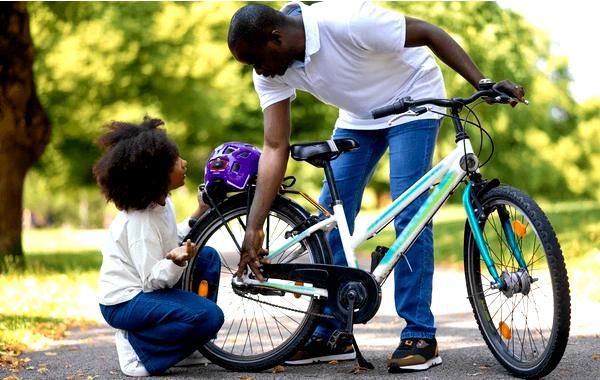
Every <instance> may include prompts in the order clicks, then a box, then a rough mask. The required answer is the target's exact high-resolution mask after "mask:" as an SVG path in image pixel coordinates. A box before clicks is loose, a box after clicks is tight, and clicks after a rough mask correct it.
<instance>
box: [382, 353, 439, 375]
mask: <svg viewBox="0 0 600 380" xmlns="http://www.w3.org/2000/svg"><path fill="white" fill-rule="evenodd" d="M440 364H442V358H441V356H436V357H435V358H431V359H429V360H428V361H426V362H425V363H423V364H413V365H407V366H399V365H397V364H394V363H392V364H391V365H390V366H389V367H388V372H390V373H399V372H416V371H425V370H428V369H429V368H431V367H434V366H436V365H440Z"/></svg>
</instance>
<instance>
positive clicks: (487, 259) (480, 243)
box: [462, 180, 529, 296]
mask: <svg viewBox="0 0 600 380" xmlns="http://www.w3.org/2000/svg"><path fill="white" fill-rule="evenodd" d="M496 181H497V180H496ZM498 184H499V182H496V183H493V182H492V183H491V187H495V186H497V185H498ZM462 202H463V207H464V208H465V211H466V213H467V220H468V221H469V225H470V227H471V232H472V234H473V237H474V238H475V243H476V244H477V248H478V249H479V254H480V255H481V258H482V259H483V261H484V263H485V265H486V267H487V270H488V272H489V273H490V275H491V276H492V278H493V279H494V281H495V284H492V287H493V288H498V289H500V290H503V291H504V293H505V294H506V295H507V296H512V294H513V292H512V291H511V292H507V291H506V289H507V288H511V289H512V288H514V283H515V282H519V277H520V276H522V275H524V274H527V275H528V273H527V263H526V262H525V259H524V258H523V254H522V252H521V248H520V247H519V244H518V242H517V238H516V236H515V231H514V229H513V226H512V223H511V220H510V215H509V213H508V211H506V209H505V208H504V207H503V206H501V207H498V209H497V212H498V216H499V218H500V222H501V224H502V230H503V232H504V234H505V236H506V241H507V245H508V247H509V248H510V252H511V254H512V255H513V257H514V258H515V259H516V260H517V263H518V264H519V271H518V272H515V273H507V272H505V273H502V274H498V270H497V269H496V267H495V266H494V262H493V261H492V258H491V256H490V250H489V248H488V245H487V243H486V242H485V239H484V237H483V232H482V230H481V225H480V222H481V221H483V220H484V219H483V217H484V210H483V209H482V205H481V204H479V201H478V200H477V195H476V194H474V191H473V183H472V182H469V183H468V184H467V186H466V188H465V190H464V192H463V197H462ZM474 203H475V204H476V207H474V205H473V204H474ZM515 276H516V278H514V277H515ZM519 290H520V291H521V292H522V293H524V294H527V293H528V292H529V289H519Z"/></svg>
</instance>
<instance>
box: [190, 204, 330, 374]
mask: <svg viewBox="0 0 600 380" xmlns="http://www.w3.org/2000/svg"><path fill="white" fill-rule="evenodd" d="M248 204H249V200H248V194H247V193H241V194H238V195H235V196H233V197H231V198H228V199H226V200H225V201H223V202H222V203H221V204H220V205H219V206H218V207H217V208H216V209H213V210H211V211H210V213H209V214H208V215H206V216H205V217H203V218H202V219H201V220H200V221H198V225H197V226H195V227H194V228H193V230H192V232H191V236H192V241H194V242H195V243H196V244H197V245H198V247H199V251H198V252H200V253H199V255H200V254H201V250H202V248H203V247H212V248H214V249H216V250H217V251H218V253H219V258H220V260H221V271H220V280H219V285H218V291H217V296H216V303H217V305H218V306H219V307H220V308H221V309H222V310H223V314H224V316H225V322H224V323H223V326H222V327H221V329H220V330H219V332H218V333H217V335H216V337H215V338H214V339H213V340H211V341H210V342H208V343H207V344H206V345H205V346H204V348H203V349H201V351H202V352H203V353H204V355H205V356H206V357H207V358H208V359H210V360H211V361H212V362H213V363H215V364H218V365H220V366H221V367H224V368H226V369H229V370H232V371H249V372H254V371H262V370H265V369H268V368H272V367H275V366H276V365H278V364H281V363H282V362H283V361H284V360H286V359H287V358H288V357H289V356H291V355H292V354H293V353H294V352H296V350H297V348H298V347H300V346H301V345H302V344H304V343H305V342H306V340H307V339H308V338H309V337H310V335H311V334H312V332H313V329H314V323H315V321H316V318H317V317H316V314H319V313H321V312H322V310H323V307H324V304H325V300H321V299H314V298H312V297H309V296H300V295H299V294H290V293H281V292H277V291H272V292H258V294H252V293H244V294H239V293H236V292H234V290H233V288H232V286H231V280H232V278H233V274H234V273H235V272H236V271H237V268H238V263H239V258H240V251H239V249H240V246H241V244H242V241H243V239H244V233H245V228H246V227H245V226H246V215H247V210H248ZM309 216H310V215H309V214H308V213H307V212H306V211H305V210H304V209H302V208H301V207H300V206H299V205H297V204H296V203H295V202H293V201H291V200H290V199H288V198H285V197H282V196H278V197H277V198H276V199H275V201H274V203H273V205H272V208H271V211H270V212H269V215H268V217H267V220H266V221H265V224H264V232H265V239H264V248H265V249H267V250H268V249H269V248H276V247H279V246H282V245H283V243H284V241H285V240H286V239H287V237H286V232H289V231H291V230H292V229H293V228H294V227H296V226H297V225H299V224H300V223H302V222H304V221H305V220H306V219H307V218H308V217H309ZM196 258H197V257H196ZM196 258H195V259H196ZM195 259H194V260H195ZM272 262H273V263H274V264H275V263H322V264H329V263H330V262H331V256H330V253H329V246H328V245H327V242H326V241H325V238H324V235H323V233H322V232H320V231H318V232H317V233H315V234H313V235H312V236H310V237H308V238H306V239H304V240H302V241H301V242H300V243H298V244H296V245H294V246H292V247H290V248H289V249H287V250H286V251H285V252H284V253H283V254H281V255H279V256H278V257H277V258H275V259H274V260H273V261H272ZM193 268H195V261H192V262H190V263H189V265H188V267H187V268H186V271H185V272H184V274H183V287H184V289H186V290H189V291H193V292H196V291H198V286H199V283H200V280H201V279H199V278H194V270H193Z"/></svg>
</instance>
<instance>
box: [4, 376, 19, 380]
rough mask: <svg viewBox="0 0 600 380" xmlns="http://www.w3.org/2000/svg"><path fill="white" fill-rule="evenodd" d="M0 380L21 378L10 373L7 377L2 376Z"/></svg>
mask: <svg viewBox="0 0 600 380" xmlns="http://www.w3.org/2000/svg"><path fill="white" fill-rule="evenodd" d="M2 380H21V378H20V377H17V376H15V375H10V376H8V377H4V378H2Z"/></svg>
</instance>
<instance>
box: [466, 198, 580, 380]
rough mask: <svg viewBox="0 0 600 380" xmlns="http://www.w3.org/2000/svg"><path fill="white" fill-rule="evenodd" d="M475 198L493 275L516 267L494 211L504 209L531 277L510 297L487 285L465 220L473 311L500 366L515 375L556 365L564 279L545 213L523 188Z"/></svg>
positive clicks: (564, 326)
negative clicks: (492, 265) (521, 288)
mask: <svg viewBox="0 0 600 380" xmlns="http://www.w3.org/2000/svg"><path fill="white" fill-rule="evenodd" d="M480 202H481V205H482V209H483V211H484V215H485V218H484V220H482V221H481V222H480V226H481V228H482V232H483V236H484V240H485V242H486V244H487V245H488V248H489V250H490V256H491V258H492V260H493V261H494V265H495V266H496V268H497V270H498V272H499V274H502V273H515V272H516V271H517V270H518V268H519V265H518V263H517V262H516V260H515V258H514V257H513V255H512V254H511V253H510V248H509V244H508V243H507V240H506V237H505V236H504V232H503V230H502V226H501V224H500V223H501V222H500V217H499V211H498V210H500V209H501V208H504V209H505V210H506V211H508V215H509V216H510V220H511V227H512V228H513V233H514V234H515V236H516V240H517V244H518V246H519V247H520V249H521V251H522V254H523V257H524V259H525V262H526V263H527V269H528V273H529V274H530V275H531V276H532V277H533V278H535V279H537V280H536V281H531V282H530V283H529V287H530V289H529V290H527V291H523V292H516V293H515V294H513V295H511V296H510V297H509V295H510V292H509V293H508V294H507V293H505V292H503V291H501V290H498V289H493V288H492V287H491V283H492V282H493V281H494V280H493V278H492V277H491V276H490V274H489V272H488V270H487V267H486V266H485V263H484V262H483V259H481V257H480V253H479V249H478V247H477V244H476V243H475V238H474V236H473V234H472V232H471V228H470V225H469V223H468V222H467V223H466V226H465V235H464V243H465V245H464V259H465V278H466V282H467V292H468V296H469V300H470V302H471V306H472V308H473V314H474V316H475V319H476V321H477V324H478V326H479V330H480V332H481V334H482V336H483V338H484V340H485V342H486V344H487V346H488V348H489V349H490V351H491V352H492V354H493V355H494V356H495V357H496V359H497V360H498V361H499V362H500V364H502V366H504V367H505V368H506V369H507V370H508V371H509V372H510V373H512V374H513V375H515V376H517V377H521V378H540V377H543V376H545V375H547V374H549V373H550V372H552V370H554V368H555V367H556V366H557V365H558V363H559V361H560V360H561V358H562V356H563V354H564V351H565V348H566V345H567V341H568V338H569V328H570V313H571V310H570V295H569V282H568V275H567V270H566V267H565V262H564V258H563V255H562V251H561V248H560V245H559V243H558V240H557V238H556V234H555V232H554V230H553V228H552V225H551V224H550V222H549V221H548V218H547V217H546V215H544V213H543V211H542V210H541V209H540V207H539V206H538V205H537V204H536V203H535V202H534V201H533V200H532V199H531V198H530V197H529V196H528V195H526V194H525V193H523V192H521V191H519V190H517V189H515V188H513V187H510V186H500V187H497V188H495V189H492V190H491V191H489V192H488V193H487V194H485V195H484V196H483V197H482V199H480ZM515 221H516V222H515ZM524 289H526V287H524ZM530 314H532V315H530Z"/></svg>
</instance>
